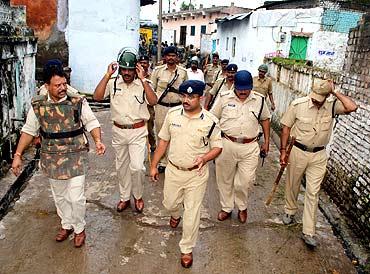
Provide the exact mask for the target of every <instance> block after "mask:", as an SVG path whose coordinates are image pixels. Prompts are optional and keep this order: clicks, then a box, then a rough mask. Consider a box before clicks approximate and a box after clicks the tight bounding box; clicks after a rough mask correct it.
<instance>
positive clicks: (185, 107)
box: [150, 80, 222, 268]
mask: <svg viewBox="0 0 370 274" xmlns="http://www.w3.org/2000/svg"><path fill="white" fill-rule="evenodd" d="M204 88H205V84H204V83H203V82H201V81H198V80H188V81H185V82H184V83H182V84H181V85H180V88H179V91H180V94H181V97H182V99H181V100H182V106H177V107H174V108H172V109H170V110H169V111H168V114H167V116H166V119H165V121H164V124H163V127H162V129H161V131H160V133H159V138H160V140H159V144H158V147H157V150H156V151H155V153H154V156H153V160H152V165H151V169H150V176H151V179H152V180H153V181H157V180H158V169H157V164H158V162H159V159H160V158H161V157H162V155H164V153H165V151H166V149H167V147H168V148H169V151H168V161H169V164H168V166H167V169H166V173H165V181H164V190H163V195H164V199H163V205H164V206H165V208H166V209H167V210H169V212H170V214H171V218H170V226H171V227H172V228H176V227H177V226H178V224H179V222H180V219H181V209H182V208H184V212H183V218H184V221H183V233H182V238H181V241H180V244H179V245H180V249H181V253H182V254H181V264H182V266H183V267H186V268H187V267H190V266H191V264H192V262H193V255H192V250H193V247H194V246H195V243H196V239H197V236H198V231H199V224H200V208H201V204H202V200H203V197H204V193H205V191H206V186H207V181H208V172H209V171H208V164H207V163H208V162H209V161H211V160H213V159H214V158H216V157H217V156H218V155H219V154H220V152H221V150H222V142H221V135H220V128H219V125H218V120H217V119H216V118H215V117H214V116H213V115H212V114H210V113H209V112H208V111H206V110H204V109H202V107H201V104H200V100H201V96H202V95H203V92H204Z"/></svg>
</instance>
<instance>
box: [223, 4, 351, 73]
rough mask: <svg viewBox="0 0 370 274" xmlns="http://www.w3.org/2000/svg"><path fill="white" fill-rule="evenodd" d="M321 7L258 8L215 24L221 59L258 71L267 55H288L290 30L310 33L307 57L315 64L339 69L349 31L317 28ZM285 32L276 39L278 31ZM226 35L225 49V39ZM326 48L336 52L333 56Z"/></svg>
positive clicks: (321, 11) (240, 67)
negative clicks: (242, 15) (250, 12)
mask: <svg viewBox="0 0 370 274" xmlns="http://www.w3.org/2000/svg"><path fill="white" fill-rule="evenodd" d="M322 14H323V9H322V8H313V9H295V10H290V9H285V10H257V11H255V12H253V13H252V14H251V15H250V16H249V17H248V18H246V19H244V20H233V21H228V22H224V23H218V25H217V39H219V45H218V46H217V51H218V52H219V53H220V57H221V58H222V59H224V58H226V59H230V62H232V63H236V64H237V65H238V67H239V69H247V70H249V71H250V72H251V73H252V74H253V75H256V74H257V68H258V66H259V65H260V64H261V63H262V62H263V59H264V57H265V56H266V55H270V56H274V55H276V54H277V51H279V52H280V54H281V55H283V56H284V57H288V56H289V50H290V41H291V32H292V31H293V32H301V31H302V32H304V33H312V37H311V38H310V39H309V41H308V48H307V59H308V60H312V61H313V62H314V65H315V66H320V67H323V68H330V69H332V70H341V68H342V65H343V60H344V52H345V48H346V44H347V39H348V38H347V36H348V34H341V33H337V32H324V31H320V27H321V20H322ZM281 32H284V33H286V39H285V41H284V42H281V43H280V42H279V33H281ZM233 37H236V50H235V56H232V39H233ZM227 38H229V42H228V49H227V47H226V41H227ZM323 51H325V52H335V54H334V57H333V56H330V55H329V54H327V53H325V55H324V54H323Z"/></svg>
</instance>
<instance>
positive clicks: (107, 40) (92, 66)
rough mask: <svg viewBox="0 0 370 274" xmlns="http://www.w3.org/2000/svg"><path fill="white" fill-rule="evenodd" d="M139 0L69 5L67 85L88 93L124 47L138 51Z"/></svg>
mask: <svg viewBox="0 0 370 274" xmlns="http://www.w3.org/2000/svg"><path fill="white" fill-rule="evenodd" d="M139 14H140V1H139V0H117V1H107V0H99V1H88V0H79V1H69V24H68V29H67V37H68V45H69V66H70V67H71V68H72V76H71V84H72V85H73V86H74V87H76V88H77V89H79V90H80V91H82V92H86V93H92V92H93V91H94V89H95V87H96V85H97V83H98V82H99V81H100V79H101V78H102V76H103V75H104V73H105V71H106V68H107V66H108V64H109V63H110V62H111V61H113V60H116V58H117V54H118V52H119V50H120V49H121V48H122V47H124V46H131V47H135V48H138V43H139Z"/></svg>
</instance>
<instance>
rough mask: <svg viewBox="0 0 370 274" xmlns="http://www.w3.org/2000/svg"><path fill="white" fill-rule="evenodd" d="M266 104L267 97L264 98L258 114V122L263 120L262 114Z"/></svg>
mask: <svg viewBox="0 0 370 274" xmlns="http://www.w3.org/2000/svg"><path fill="white" fill-rule="evenodd" d="M264 103H265V97H263V96H262V103H261V107H260V111H259V112H258V117H257V120H258V121H260V119H261V114H262V110H263V105H264Z"/></svg>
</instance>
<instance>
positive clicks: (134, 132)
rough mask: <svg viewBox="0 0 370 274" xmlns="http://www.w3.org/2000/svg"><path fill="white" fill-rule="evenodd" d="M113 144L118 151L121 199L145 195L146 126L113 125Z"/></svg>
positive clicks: (117, 166) (125, 199)
mask: <svg viewBox="0 0 370 274" xmlns="http://www.w3.org/2000/svg"><path fill="white" fill-rule="evenodd" d="M112 134H113V135H112V146H113V148H114V149H115V151H116V170H117V177H118V182H119V191H120V199H121V201H127V200H130V196H131V193H132V195H133V196H134V197H135V198H136V199H140V198H141V197H142V196H143V183H144V179H145V166H144V159H145V150H146V136H147V135H148V131H147V128H146V127H141V128H136V129H121V128H118V127H116V126H113V130H112Z"/></svg>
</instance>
